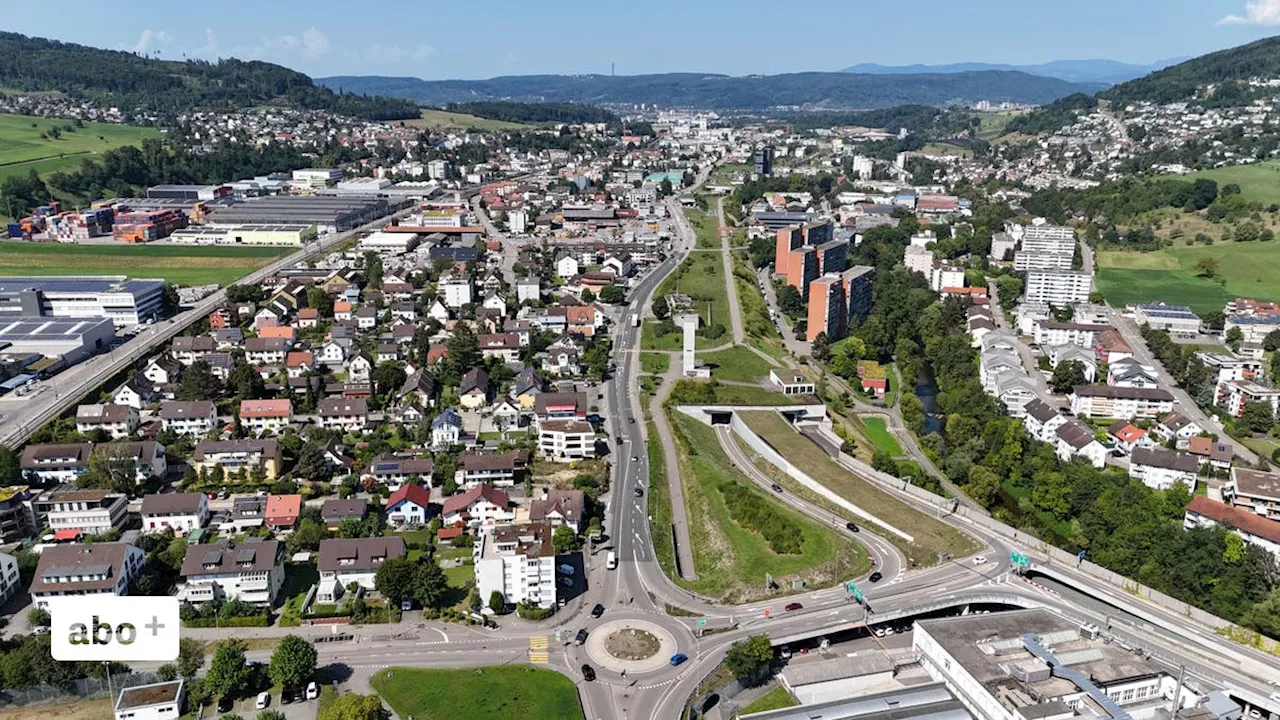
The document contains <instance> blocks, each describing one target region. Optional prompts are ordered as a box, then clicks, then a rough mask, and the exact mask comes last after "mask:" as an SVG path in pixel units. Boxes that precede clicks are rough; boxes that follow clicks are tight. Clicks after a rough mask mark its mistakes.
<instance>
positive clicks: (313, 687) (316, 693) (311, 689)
mask: <svg viewBox="0 0 1280 720" xmlns="http://www.w3.org/2000/svg"><path fill="white" fill-rule="evenodd" d="M318 697H320V686H319V685H317V684H316V682H315V681H314V680H312V681H311V682H309V683H307V699H308V700H315V699H316V698H318Z"/></svg>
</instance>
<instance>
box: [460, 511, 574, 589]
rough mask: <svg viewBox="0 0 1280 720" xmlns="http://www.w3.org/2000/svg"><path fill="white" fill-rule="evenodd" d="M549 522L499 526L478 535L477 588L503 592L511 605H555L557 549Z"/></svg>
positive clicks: (476, 554) (476, 552)
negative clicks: (490, 531)
mask: <svg viewBox="0 0 1280 720" xmlns="http://www.w3.org/2000/svg"><path fill="white" fill-rule="evenodd" d="M552 533H553V530H552V528H551V526H550V525H548V524H546V523H533V524H527V525H513V526H506V527H499V528H495V529H494V531H493V532H492V533H485V534H483V535H481V536H480V537H479V538H478V542H479V547H478V548H476V550H475V556H476V560H475V573H476V590H477V592H479V593H480V595H481V597H489V596H491V595H492V594H493V593H495V592H496V593H499V594H500V595H501V596H502V598H503V600H505V601H506V603H507V604H509V605H517V604H522V603H523V604H530V605H536V606H538V607H540V608H551V607H554V606H555V603H556V571H555V561H556V551H555V547H554V546H553V545H552V543H551V537H552Z"/></svg>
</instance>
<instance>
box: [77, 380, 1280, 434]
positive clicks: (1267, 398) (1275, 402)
mask: <svg viewBox="0 0 1280 720" xmlns="http://www.w3.org/2000/svg"><path fill="white" fill-rule="evenodd" d="M1253 403H1263V404H1265V405H1267V406H1269V407H1270V408H1271V414H1272V415H1277V414H1280V389H1277V388H1271V387H1267V386H1265V385H1260V384H1258V383H1256V382H1253V381H1252V380H1233V381H1231V382H1227V383H1223V384H1221V385H1219V386H1218V406H1219V407H1221V408H1223V409H1224V410H1226V411H1227V412H1229V413H1231V415H1232V416H1234V417H1241V416H1243V415H1244V409H1245V407H1247V406H1249V405H1251V404H1253ZM78 424H79V423H78V421H77V425H78Z"/></svg>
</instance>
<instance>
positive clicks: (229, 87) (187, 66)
mask: <svg viewBox="0 0 1280 720" xmlns="http://www.w3.org/2000/svg"><path fill="white" fill-rule="evenodd" d="M0 87H4V88H9V89H12V90H25V91H47V90H57V91H62V92H66V93H69V94H72V95H79V96H85V97H88V98H91V99H94V100H97V101H101V102H102V103H103V104H110V105H113V106H116V107H120V108H121V109H128V110H137V111H147V112H159V113H171V112H181V111H184V110H191V109H220V108H242V107H248V106H252V105H257V104H262V103H269V102H285V103H288V104H292V105H296V106H298V107H302V108H308V109H312V110H327V111H330V112H333V113H338V114H342V115H350V116H353V117H360V118H365V119H368V120H401V119H409V118H416V117H418V115H419V112H418V108H417V107H416V106H415V105H414V103H413V102H411V101H408V100H405V99H403V98H390V97H369V96H364V95H351V94H340V93H335V92H334V91H332V90H330V89H328V88H325V87H319V86H317V85H315V84H314V83H312V82H311V78H309V77H307V76H306V75H303V74H302V73H300V72H296V71H293V70H290V69H288V68H286V67H281V66H280V65H273V64H271V63H265V62H257V61H250V62H246V61H242V60H234V59H231V60H221V61H219V62H216V63H210V62H205V61H200V60H188V61H186V62H178V61H173V60H155V59H149V58H144V57H139V56H138V55H135V54H133V53H128V52H122V51H119V50H104V49H101V48H95V47H88V46H86V45H76V44H73V43H63V42H58V41H56V40H46V39H44V38H33V37H27V36H25V35H19V34H17V33H8V32H0Z"/></svg>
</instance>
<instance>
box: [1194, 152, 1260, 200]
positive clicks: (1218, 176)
mask: <svg viewBox="0 0 1280 720" xmlns="http://www.w3.org/2000/svg"><path fill="white" fill-rule="evenodd" d="M1181 177H1183V178H1186V179H1189V180H1195V179H1197V178H1209V179H1210V180H1213V181H1215V182H1217V183H1218V187H1219V188H1221V187H1222V186H1223V185H1229V184H1232V183H1234V184H1236V185H1239V186H1240V196H1241V197H1243V198H1244V199H1245V200H1248V201H1249V202H1256V203H1262V204H1263V205H1270V204H1272V203H1280V161H1275V160H1270V161H1267V162H1260V163H1253V164H1250V165H1232V166H1230V167H1222V168H1215V169H1213V170H1202V171H1200V172H1196V173H1191V174H1190V175H1183V176H1181Z"/></svg>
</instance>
